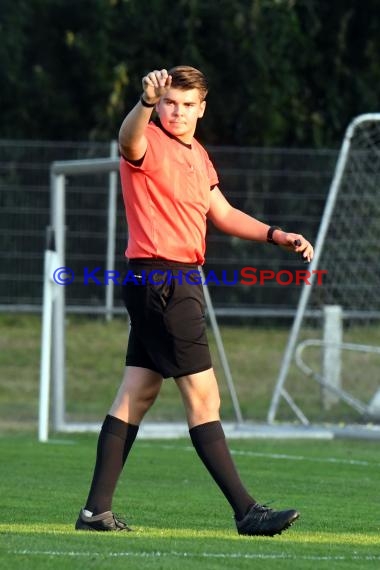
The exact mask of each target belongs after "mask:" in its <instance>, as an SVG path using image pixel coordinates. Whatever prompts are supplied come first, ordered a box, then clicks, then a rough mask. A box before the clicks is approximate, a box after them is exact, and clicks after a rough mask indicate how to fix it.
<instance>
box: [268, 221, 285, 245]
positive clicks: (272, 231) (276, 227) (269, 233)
mask: <svg viewBox="0 0 380 570" xmlns="http://www.w3.org/2000/svg"><path fill="white" fill-rule="evenodd" d="M276 230H280V231H282V230H281V228H279V227H278V226H271V227H270V228H269V230H268V233H267V242H268V243H272V244H273V245H278V243H276V242H275V241H274V239H273V233H274V232H275V231H276Z"/></svg>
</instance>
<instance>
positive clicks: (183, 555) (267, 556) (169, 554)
mask: <svg viewBox="0 0 380 570" xmlns="http://www.w3.org/2000/svg"><path fill="white" fill-rule="evenodd" d="M8 554H14V555H25V556H30V555H36V556H69V557H72V558H75V557H78V558H80V557H82V558H83V557H94V556H96V557H99V558H102V557H103V558H109V557H111V558H123V557H124V558H128V557H130V558H160V557H162V558H164V557H174V558H222V559H225V560H228V559H235V560H236V559H249V560H309V561H315V562H318V561H322V560H326V561H329V562H334V561H338V560H339V561H340V560H343V561H348V560H355V561H378V560H379V561H380V555H379V556H377V555H368V554H367V555H365V556H358V555H357V554H355V555H353V556H302V555H301V556H294V555H292V554H259V553H252V554H244V553H242V552H237V553H231V554H228V553H225V554H224V553H220V552H218V553H216V552H215V553H214V552H201V553H197V552H177V551H168V552H160V551H155V552H132V551H130V552H93V551H91V552H83V551H78V552H75V551H72V550H71V551H67V552H64V551H57V550H14V551H8Z"/></svg>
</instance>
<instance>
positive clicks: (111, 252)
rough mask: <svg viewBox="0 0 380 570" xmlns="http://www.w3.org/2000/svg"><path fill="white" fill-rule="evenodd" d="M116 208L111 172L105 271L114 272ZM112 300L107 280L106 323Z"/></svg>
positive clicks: (114, 147) (111, 286)
mask: <svg viewBox="0 0 380 570" xmlns="http://www.w3.org/2000/svg"><path fill="white" fill-rule="evenodd" d="M117 152H118V144H117V141H111V154H110V156H111V159H116V158H117ZM116 208H117V172H115V171H113V172H110V174H109V186H108V223H107V261H106V270H107V271H114V269H115V239H116ZM113 298H114V282H113V280H112V279H109V280H108V283H107V285H106V299H105V300H106V321H107V322H109V321H110V320H111V319H112V314H113Z"/></svg>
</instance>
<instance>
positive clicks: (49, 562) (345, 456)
mask: <svg viewBox="0 0 380 570" xmlns="http://www.w3.org/2000/svg"><path fill="white" fill-rule="evenodd" d="M95 442H96V437H95V436H94V435H91V436H90V435H86V436H84V435H81V436H79V435H78V436H72V437H70V440H68V439H64V438H60V439H57V440H54V441H52V442H50V443H48V444H38V443H37V442H36V440H35V438H34V437H33V436H32V435H25V434H23V435H15V434H13V435H8V436H7V437H2V438H0V454H1V455H0V456H1V464H0V480H1V505H2V509H1V514H2V516H1V522H0V548H1V550H0V567H1V568H4V570H5V569H8V568H9V569H12V570H18V569H20V570H21V569H23V570H24V569H33V570H34V569H35V570H43V569H47V568H49V569H50V568H54V569H67V570H69V569H70V570H72V569H77V568H78V569H79V568H94V569H95V568H99V569H100V568H110V569H114V570H116V569H118V568H120V569H121V568H123V569H124V568H133V569H138V570H144V569H148V568H157V569H158V568H161V569H168V570H176V569H181V570H185V569H187V568H189V569H193V568H205V569H210V570H211V569H219V568H231V569H234V570H235V569H236V570H237V569H243V568H253V567H259V565H260V567H263V568H265V569H277V568H279V567H280V568H282V569H285V570H286V569H294V568H299V569H308V568H313V569H315V568H317V569H323V568H326V569H327V568H333V569H339V568H352V569H355V570H356V569H358V568H359V569H367V568H368V569H369V568H378V567H379V565H380V532H379V531H380V520H379V507H380V505H379V475H380V462H379V451H378V443H375V442H372V443H370V442H366V443H365V442H357V441H355V442H349V441H323V442H322V441H313V442H310V441H309V442H305V441H291V442H289V441H286V442H284V441H281V442H280V441H262V440H260V441H258V440H251V441H233V442H231V448H232V451H233V453H234V457H235V461H236V462H237V465H238V467H239V470H240V472H241V476H242V478H243V480H244V481H245V482H246V484H247V485H248V486H249V488H250V489H251V490H252V492H253V493H254V495H256V497H257V498H259V499H260V500H261V501H268V502H269V501H273V504H274V505H276V507H284V508H285V507H287V506H295V507H297V508H298V509H299V510H300V511H301V518H300V519H299V521H297V523H296V524H295V525H294V526H293V527H291V528H290V529H289V530H288V531H286V532H285V533H284V534H283V535H281V536H278V537H274V538H265V537H259V538H257V537H256V538H251V537H239V536H238V535H237V533H236V531H235V529H234V524H233V520H232V515H231V511H230V508H229V506H228V505H227V503H226V502H225V500H224V498H223V496H222V495H221V494H220V492H219V491H218V489H217V488H216V487H215V485H214V484H213V482H212V480H211V478H210V476H209V475H208V473H207V472H206V471H205V470H204V468H203V466H202V465H201V463H200V462H199V460H198V458H197V456H196V454H195V452H194V450H193V449H192V447H191V446H190V444H189V442H188V441H186V440H175V441H149V440H140V441H137V442H136V445H135V447H134V449H133V451H132V453H131V455H130V460H129V463H128V466H127V469H126V470H125V472H124V473H123V476H122V479H121V480H120V482H119V486H118V489H117V493H116V496H115V501H114V510H115V511H116V512H119V513H123V514H125V515H126V516H127V520H128V521H129V523H130V524H131V525H132V526H133V528H134V532H133V533H120V534H117V535H114V534H110V535H108V534H107V535H104V534H100V535H99V534H97V533H94V534H92V533H86V532H78V531H75V530H74V529H73V525H74V522H75V519H76V516H77V512H78V510H79V508H80V506H82V504H83V501H84V499H85V496H86V493H87V490H88V484H89V479H90V475H91V473H90V471H91V470H92V464H93V458H94V452H95Z"/></svg>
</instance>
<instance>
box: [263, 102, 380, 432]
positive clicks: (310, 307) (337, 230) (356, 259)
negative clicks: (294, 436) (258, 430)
mask: <svg viewBox="0 0 380 570" xmlns="http://www.w3.org/2000/svg"><path fill="white" fill-rule="evenodd" d="M379 229H380V113H370V114H363V115H360V116H358V117H356V118H355V119H354V120H352V122H351V123H350V124H349V126H348V128H347V130H346V133H345V136H344V139H343V143H342V146H341V150H340V154H339V157H338V161H337V164H336V169H335V173H334V177H333V180H332V183H331V186H330V190H329V193H328V197H327V201H326V205H325V209H324V213H323V216H322V220H321V224H320V229H319V232H318V236H317V240H316V245H315V255H314V259H313V261H312V263H311V265H310V268H309V270H310V273H311V274H312V275H311V278H310V281H311V285H307V284H304V285H303V289H302V292H301V296H300V299H299V303H298V308H297V312H296V316H295V318H294V322H293V326H292V328H291V332H290V335H289V338H288V343H287V346H286V349H285V352H284V355H283V360H282V364H281V368H280V371H279V375H278V378H277V382H276V385H275V389H274V391H273V396H272V401H271V404H270V408H269V411H268V417H267V419H268V422H269V423H270V424H272V423H274V422H275V420H276V419H278V411H279V406H280V404H281V403H282V402H284V403H286V404H287V405H288V406H289V407H290V408H291V410H292V413H293V414H294V415H295V416H296V418H297V419H298V420H299V421H300V422H301V423H302V424H304V425H308V424H309V423H310V422H309V419H308V417H307V415H306V414H305V410H304V407H303V404H302V402H301V403H297V402H296V400H297V398H296V397H295V396H293V395H292V394H291V388H288V385H289V381H290V376H291V374H290V369H291V367H292V366H293V370H294V368H295V366H294V365H298V368H300V369H301V370H302V371H303V372H304V373H305V375H306V376H305V378H306V377H311V378H313V379H314V380H316V381H317V382H318V383H319V384H320V387H321V388H322V389H323V390H330V391H331V392H332V393H334V396H335V397H337V398H338V399H340V400H344V401H345V403H347V404H348V405H352V406H353V407H356V409H357V410H358V411H359V412H360V413H362V414H363V415H364V416H366V415H367V416H368V418H369V419H370V417H371V413H372V412H371V402H370V403H368V399H367V401H364V402H363V401H362V398H358V397H355V396H352V394H350V393H349V392H347V390H345V389H344V388H340V387H332V386H329V383H328V382H327V381H326V378H325V377H324V375H323V373H319V372H316V371H315V370H314V369H313V367H310V366H308V365H306V364H305V362H304V360H303V358H302V356H301V353H302V351H304V350H306V348H309V347H311V346H314V347H317V346H319V347H322V348H326V344H328V343H327V342H326V340H320V339H310V340H304V339H302V336H305V335H306V338H307V336H308V335H309V336H310V333H312V334H313V331H311V327H309V329H308V330H306V329H307V327H308V324H310V321H307V314H308V313H309V314H310V312H313V311H314V313H315V312H316V311H320V312H321V313H322V311H323V308H324V307H325V306H326V305H334V306H339V307H341V308H342V311H343V315H344V317H345V318H346V319H353V320H355V319H356V322H360V321H361V322H365V321H366V322H371V323H373V322H377V323H378V322H379V319H380V295H379V283H380V279H379V277H380V246H379ZM319 268H320V269H324V270H326V272H327V275H326V281H327V285H326V286H324V287H323V291H322V292H321V291H317V289H318V288H317V287H316V286H315V273H314V270H317V269H319ZM319 289H321V288H319ZM305 331H306V333H305ZM301 332H304V333H305V334H304V335H302V334H301ZM333 348H334V347H333ZM335 348H336V349H338V350H337V352H336V355H341V354H342V353H343V351H353V350H355V351H358V352H363V353H366V354H369V353H372V354H374V355H376V356H374V358H379V355H380V347H379V346H367V345H365V344H360V343H356V344H355V343H344V342H338V343H337V345H336V346H335ZM339 357H340V356H339ZM379 363H380V361H379V362H378V364H379ZM377 370H378V368H377ZM349 373H350V370H349V371H348V374H349ZM363 373H364V370H363ZM363 373H362V374H363ZM376 376H377V377H376V378H373V384H372V385H371V386H370V387H369V390H372V395H373V393H374V392H375V391H376V390H379V389H380V381H379V377H378V374H377V375H376ZM305 381H307V382H309V380H305ZM356 384H357V386H356V387H357V388H358V392H359V394H360V382H356ZM375 400H376V393H375V397H374V398H373V402H374V401H375ZM378 413H380V411H379V410H378Z"/></svg>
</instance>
